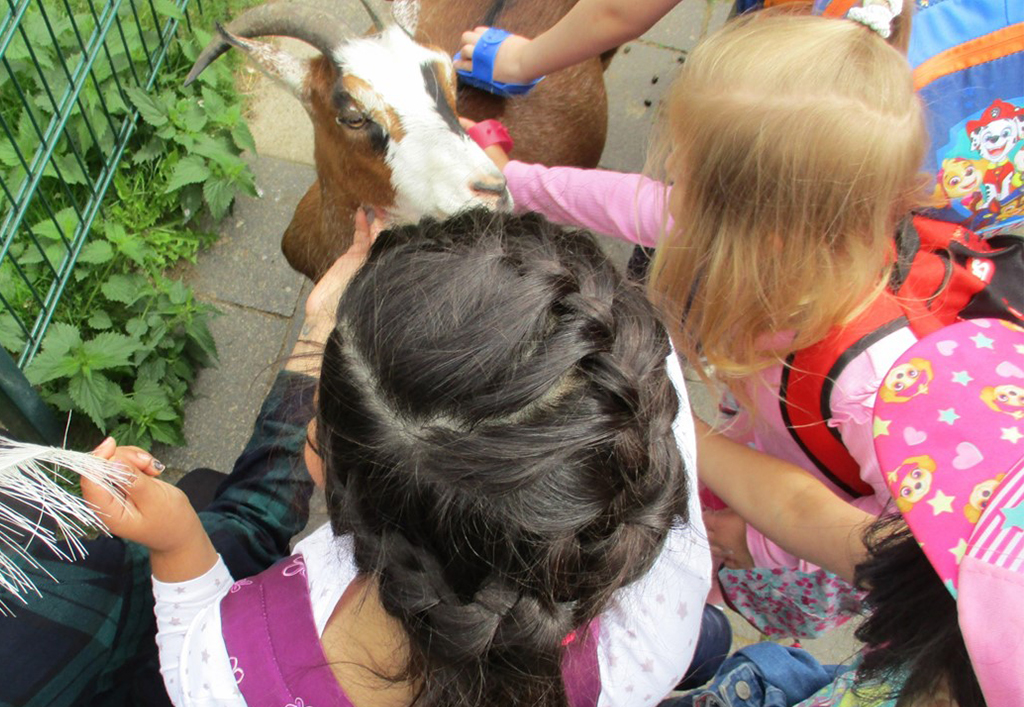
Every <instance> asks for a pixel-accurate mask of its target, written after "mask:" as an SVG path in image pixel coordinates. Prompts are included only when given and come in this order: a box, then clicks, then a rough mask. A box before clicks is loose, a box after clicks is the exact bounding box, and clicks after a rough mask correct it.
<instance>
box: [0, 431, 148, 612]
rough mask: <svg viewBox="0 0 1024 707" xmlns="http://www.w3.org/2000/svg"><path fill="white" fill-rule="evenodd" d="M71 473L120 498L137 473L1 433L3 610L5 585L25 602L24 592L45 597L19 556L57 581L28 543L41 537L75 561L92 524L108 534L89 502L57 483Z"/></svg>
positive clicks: (0, 591) (0, 574) (0, 601)
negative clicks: (26, 570) (13, 438)
mask: <svg viewBox="0 0 1024 707" xmlns="http://www.w3.org/2000/svg"><path fill="white" fill-rule="evenodd" d="M68 472H71V473H74V474H78V475H80V476H84V477H85V478H87V479H89V480H90V481H93V482H95V483H97V484H99V485H101V486H102V487H104V488H105V489H106V490H107V491H109V492H111V494H113V496H114V497H115V498H119V499H122V502H123V498H124V490H125V489H127V488H128V487H129V486H130V485H131V483H132V479H133V478H134V476H133V474H132V472H131V471H129V470H128V469H126V468H125V467H124V466H123V465H121V464H118V463H117V462H113V461H107V460H106V459H100V458H99V457H95V456H93V455H91V454H87V453H85V452H74V451H70V450H67V449H61V448H59V447H46V446H42V445H38V444H26V443H24V442H16V441H14V440H11V439H7V438H6V437H3V436H0V614H8V615H9V614H11V613H12V612H11V610H10V608H9V607H8V606H7V604H6V603H5V602H4V598H5V597H4V596H3V595H4V593H5V591H4V590H6V592H10V593H11V594H12V595H13V596H14V597H15V598H16V599H18V600H19V601H21V602H22V603H27V601H26V599H25V595H26V594H29V593H34V594H36V595H37V596H42V595H41V594H40V592H39V590H38V589H37V588H36V586H35V584H34V583H33V581H32V579H31V578H30V577H29V576H28V574H26V573H25V571H24V569H23V568H22V567H21V566H19V564H18V563H17V562H15V558H17V557H21V558H22V559H23V560H24V562H25V563H27V564H28V565H30V566H31V567H34V568H36V569H38V570H40V571H41V572H43V573H44V574H47V575H49V576H50V578H51V579H53V580H54V581H57V580H56V578H55V577H53V575H51V574H50V573H49V572H47V571H46V570H45V569H44V568H43V567H42V565H40V563H39V561H38V560H37V559H36V558H35V557H34V556H33V555H32V554H30V553H29V552H27V550H26V548H27V547H28V545H29V543H30V542H41V543H42V544H43V545H45V546H46V547H47V548H49V550H50V551H51V552H53V554H54V555H55V556H56V557H58V558H60V559H62V560H67V561H73V560H76V559H80V558H83V557H85V555H86V549H85V546H84V545H83V544H82V540H81V539H82V538H83V537H84V536H85V535H86V534H87V533H89V531H90V530H91V529H94V528H95V529H97V530H99V531H100V532H101V533H104V534H106V535H109V533H108V532H107V529H106V526H104V524H103V521H102V520H100V518H99V516H98V515H97V514H96V511H95V509H94V508H93V507H92V506H91V505H90V504H89V503H88V502H87V501H85V500H83V499H81V498H79V497H78V496H75V495H74V494H72V493H69V492H68V491H66V490H65V489H63V488H61V487H60V486H59V485H58V484H57V483H56V480H55V479H56V478H61V479H64V480H68V475H67V473H68ZM12 502H14V504H16V505H12ZM17 506H22V508H18V507H17ZM26 512H28V513H31V515H32V516H33V517H29V516H28V515H26ZM47 519H49V520H47ZM44 522H46V523H47V525H49V526H51V527H45V526H44V525H43V523H44Z"/></svg>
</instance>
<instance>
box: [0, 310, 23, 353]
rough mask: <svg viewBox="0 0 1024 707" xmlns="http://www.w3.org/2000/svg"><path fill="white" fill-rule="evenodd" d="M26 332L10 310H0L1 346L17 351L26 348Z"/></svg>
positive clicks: (13, 351)
mask: <svg viewBox="0 0 1024 707" xmlns="http://www.w3.org/2000/svg"><path fill="white" fill-rule="evenodd" d="M25 343H26V341H25V332H24V331H22V329H21V327H20V326H19V325H18V321H17V320H16V319H15V318H14V315H13V314H11V313H10V312H0V346H3V347H4V348H5V349H7V350H8V351H10V352H12V353H15V352H20V351H21V350H22V349H24V348H25Z"/></svg>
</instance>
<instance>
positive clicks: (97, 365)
mask: <svg viewBox="0 0 1024 707" xmlns="http://www.w3.org/2000/svg"><path fill="white" fill-rule="evenodd" d="M139 347H140V344H139V342H138V341H136V340H135V339H130V338H128V337H127V336H125V335H124V334H117V333H115V332H112V331H105V332H103V333H102V334H97V335H96V336H95V337H94V338H92V339H91V340H89V341H86V342H85V345H84V346H83V347H82V351H83V352H84V354H85V359H86V366H87V367H88V368H90V369H92V370H103V369H105V368H115V367H117V366H126V365H128V362H129V360H130V359H131V356H132V354H133V353H135V352H136V351H137V350H138V349H139Z"/></svg>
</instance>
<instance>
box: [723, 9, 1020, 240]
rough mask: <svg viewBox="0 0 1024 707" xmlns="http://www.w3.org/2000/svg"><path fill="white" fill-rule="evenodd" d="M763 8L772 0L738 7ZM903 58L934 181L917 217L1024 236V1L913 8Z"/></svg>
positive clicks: (829, 12) (838, 12)
mask: <svg viewBox="0 0 1024 707" xmlns="http://www.w3.org/2000/svg"><path fill="white" fill-rule="evenodd" d="M867 1H868V2H870V0H867ZM763 4H764V5H768V4H778V0H775V2H772V0H766V1H765V0H737V3H736V9H737V10H738V11H746V10H749V9H755V8H756V7H759V6H761V5H763ZM859 4H864V0H815V1H814V12H815V13H817V14H821V15H825V16H833V17H843V16H845V15H846V13H847V11H848V10H849V9H850V7H852V6H854V5H859ZM907 58H908V59H909V60H910V65H911V67H912V68H913V70H914V84H915V86H916V88H917V90H918V92H919V94H920V95H921V98H922V99H923V100H924V104H925V106H926V107H927V114H926V120H927V124H928V134H929V136H930V137H931V145H930V147H929V150H928V154H927V157H926V158H925V164H924V168H925V170H926V171H927V172H928V173H930V174H932V175H934V176H935V184H934V185H933V188H932V189H931V190H930V191H931V200H930V203H929V205H928V207H927V208H925V209H923V210H922V211H921V213H922V214H923V215H925V216H929V217H931V218H935V219H939V220H942V221H948V222H952V223H955V224H958V225H960V226H963V227H965V228H968V229H970V230H972V231H975V232H976V233H978V234H980V235H982V236H984V237H987V236H990V235H994V234H996V233H1014V234H1016V235H1024V0H915V7H914V15H913V20H912V23H911V30H910V46H909V48H908V50H907Z"/></svg>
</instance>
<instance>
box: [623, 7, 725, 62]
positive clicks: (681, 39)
mask: <svg viewBox="0 0 1024 707" xmlns="http://www.w3.org/2000/svg"><path fill="white" fill-rule="evenodd" d="M732 5H733V3H732V0H683V2H680V3H679V4H678V5H676V6H675V7H674V8H672V10H671V11H669V13H668V14H667V15H665V16H664V17H662V18H661V20H660V21H659V22H658V24H656V25H654V26H653V27H651V29H649V30H648V31H647V32H646V34H644V35H643V36H642V37H641V40H643V41H645V42H650V43H652V44H657V45H659V46H662V47H665V48H668V49H678V50H683V51H689V50H691V49H693V48H694V47H695V46H696V45H697V42H699V41H700V40H701V38H702V34H704V33H707V32H713V31H714V30H715V29H717V28H718V27H721V26H722V25H723V24H724V23H725V21H726V20H727V19H728V18H729V13H730V12H731V11H732Z"/></svg>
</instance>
